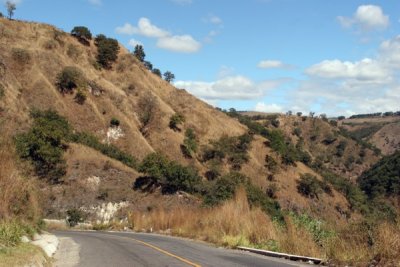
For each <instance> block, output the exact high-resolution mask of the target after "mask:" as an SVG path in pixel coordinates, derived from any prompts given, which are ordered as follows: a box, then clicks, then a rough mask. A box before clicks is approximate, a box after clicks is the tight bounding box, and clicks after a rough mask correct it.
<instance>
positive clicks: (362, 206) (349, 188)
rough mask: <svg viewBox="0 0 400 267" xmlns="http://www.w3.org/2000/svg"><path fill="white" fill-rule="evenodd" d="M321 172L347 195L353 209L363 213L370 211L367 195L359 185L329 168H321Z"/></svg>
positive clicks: (338, 189) (326, 179)
mask: <svg viewBox="0 0 400 267" xmlns="http://www.w3.org/2000/svg"><path fill="white" fill-rule="evenodd" d="M320 173H321V175H322V177H323V178H324V180H325V181H327V182H329V183H330V184H332V186H333V187H334V188H335V189H336V190H337V191H339V192H341V193H342V194H344V196H345V197H346V199H347V201H348V202H349V203H350V208H351V209H352V210H357V211H360V212H362V213H363V214H366V213H368V212H369V211H368V203H367V196H366V195H365V193H364V192H363V191H361V190H360V188H359V187H357V185H355V184H353V183H351V182H350V181H349V180H348V179H346V178H344V177H341V176H339V175H337V174H334V173H332V172H330V171H327V170H320Z"/></svg>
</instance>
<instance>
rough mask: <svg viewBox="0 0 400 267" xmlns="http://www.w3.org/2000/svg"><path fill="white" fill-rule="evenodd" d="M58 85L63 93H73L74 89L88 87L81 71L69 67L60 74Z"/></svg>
mask: <svg viewBox="0 0 400 267" xmlns="http://www.w3.org/2000/svg"><path fill="white" fill-rule="evenodd" d="M56 85H57V87H58V90H60V92H61V93H72V92H73V90H74V89H76V88H81V87H82V88H84V87H85V86H86V78H85V76H84V74H83V72H82V71H81V70H80V69H78V68H77V67H73V66H68V67H65V68H64V69H63V70H62V71H61V72H60V73H59V74H58V76H57V83H56Z"/></svg>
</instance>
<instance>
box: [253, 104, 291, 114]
mask: <svg viewBox="0 0 400 267" xmlns="http://www.w3.org/2000/svg"><path fill="white" fill-rule="evenodd" d="M254 110H255V111H258V112H267V113H280V112H283V110H284V109H283V107H282V106H279V105H277V104H265V103H264V102H258V103H257V104H256V106H255V108H254Z"/></svg>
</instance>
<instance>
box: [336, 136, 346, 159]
mask: <svg viewBox="0 0 400 267" xmlns="http://www.w3.org/2000/svg"><path fill="white" fill-rule="evenodd" d="M346 147H347V142H346V141H344V140H342V141H340V143H339V144H338V145H337V146H336V156H338V157H343V155H344V151H345V150H346Z"/></svg>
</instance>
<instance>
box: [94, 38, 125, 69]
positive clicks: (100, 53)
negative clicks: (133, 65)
mask: <svg viewBox="0 0 400 267" xmlns="http://www.w3.org/2000/svg"><path fill="white" fill-rule="evenodd" d="M95 44H96V46H97V62H98V63H99V64H100V65H101V66H102V67H103V68H105V69H110V68H111V65H112V63H114V62H115V61H116V60H117V59H118V53H119V49H120V48H119V44H118V41H117V40H115V39H112V38H107V37H106V36H105V35H103V34H100V35H97V36H96V39H95Z"/></svg>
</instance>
